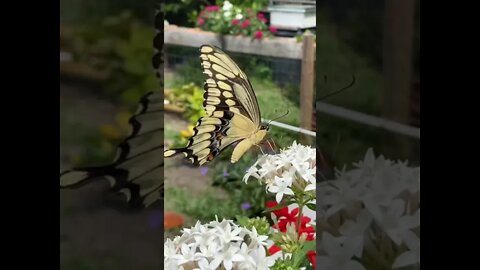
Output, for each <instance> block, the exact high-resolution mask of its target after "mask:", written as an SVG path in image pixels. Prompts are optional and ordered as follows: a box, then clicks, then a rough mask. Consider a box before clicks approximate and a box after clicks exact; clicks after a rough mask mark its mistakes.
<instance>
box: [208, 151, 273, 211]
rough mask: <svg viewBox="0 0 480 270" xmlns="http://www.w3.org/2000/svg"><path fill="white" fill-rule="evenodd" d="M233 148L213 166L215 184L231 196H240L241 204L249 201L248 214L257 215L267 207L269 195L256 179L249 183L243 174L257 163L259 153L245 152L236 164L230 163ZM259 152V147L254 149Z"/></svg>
mask: <svg viewBox="0 0 480 270" xmlns="http://www.w3.org/2000/svg"><path fill="white" fill-rule="evenodd" d="M231 151H232V149H228V151H225V154H223V153H222V155H221V158H219V159H218V161H216V162H215V163H214V164H213V166H212V168H213V173H212V175H213V186H217V187H221V188H222V189H224V190H225V191H226V192H227V193H228V194H229V197H232V198H239V201H238V203H239V205H241V204H243V203H248V204H249V205H250V208H249V209H248V210H246V213H248V216H255V215H258V214H260V213H262V212H263V210H264V209H265V202H266V200H267V198H266V197H267V196H266V194H265V187H264V186H262V185H260V184H259V183H258V182H257V181H255V180H254V179H250V180H249V181H248V182H247V183H245V182H244V181H243V176H244V175H245V172H246V171H247V169H248V168H249V167H250V166H251V165H253V163H255V158H256V156H257V155H254V154H252V152H250V153H248V154H245V155H244V156H243V157H242V158H241V159H240V160H239V161H238V162H237V163H235V165H233V166H232V164H231V163H230V161H229V160H230V156H231V153H230V152H231ZM252 151H253V152H257V154H261V153H258V150H257V149H252Z"/></svg>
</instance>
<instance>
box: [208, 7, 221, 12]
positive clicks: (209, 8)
mask: <svg viewBox="0 0 480 270" xmlns="http://www.w3.org/2000/svg"><path fill="white" fill-rule="evenodd" d="M205 10H206V11H218V10H220V7H219V6H207V7H206V8H205Z"/></svg>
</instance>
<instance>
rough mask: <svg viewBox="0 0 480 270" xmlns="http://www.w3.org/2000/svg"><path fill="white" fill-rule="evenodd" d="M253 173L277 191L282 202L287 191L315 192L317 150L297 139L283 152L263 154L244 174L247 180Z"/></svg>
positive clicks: (290, 192)
mask: <svg viewBox="0 0 480 270" xmlns="http://www.w3.org/2000/svg"><path fill="white" fill-rule="evenodd" d="M251 176H253V177H255V178H257V179H258V180H259V181H260V182H261V183H264V184H266V189H267V191H268V192H271V193H275V194H276V201H277V203H280V201H281V200H282V198H283V196H284V195H293V194H294V190H299V191H303V192H310V193H311V194H312V195H313V197H314V195H315V185H316V178H315V176H316V150H315V148H311V147H309V146H304V145H301V144H297V143H296V142H293V144H292V145H291V146H290V147H288V148H287V149H282V150H281V151H280V154H276V155H263V156H261V157H260V158H259V159H258V160H257V162H255V164H253V166H252V167H250V168H249V169H248V170H247V173H246V174H245V176H244V177H243V180H244V181H245V183H246V182H247V181H248V179H249V178H250V177H251Z"/></svg>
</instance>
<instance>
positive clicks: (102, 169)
mask: <svg viewBox="0 0 480 270" xmlns="http://www.w3.org/2000/svg"><path fill="white" fill-rule="evenodd" d="M155 20H156V22H155V26H156V30H157V33H156V37H155V41H154V47H155V55H154V57H153V60H152V62H153V67H154V69H155V73H156V75H157V77H159V79H160V86H161V87H160V88H161V91H158V92H151V93H148V94H146V95H145V96H143V97H142V99H141V100H140V102H139V105H138V108H137V112H136V113H135V114H134V115H133V116H132V117H131V118H130V120H129V123H130V127H131V132H130V135H129V136H128V137H127V138H126V139H124V141H123V142H122V143H120V145H119V146H118V148H117V156H116V158H115V159H114V161H113V162H112V163H111V164H109V165H106V166H98V167H84V168H74V169H72V170H68V171H65V172H63V173H61V174H60V188H78V187H81V186H83V185H85V184H88V183H90V182H92V181H96V180H99V179H107V180H108V181H109V182H110V186H111V190H112V191H113V192H114V193H123V194H124V195H125V196H126V199H127V202H128V204H130V205H131V206H135V207H147V206H149V205H151V204H153V203H154V202H156V201H158V200H159V199H161V198H163V197H164V186H163V184H164V175H163V156H162V153H163V151H164V144H163V130H164V129H163V115H164V111H163V102H164V94H163V87H162V86H163V81H162V78H161V77H162V76H161V75H162V74H163V73H162V72H161V71H162V70H163V57H162V53H163V40H162V38H163V33H162V32H161V31H163V16H162V12H160V10H159V7H157V12H156V14H155Z"/></svg>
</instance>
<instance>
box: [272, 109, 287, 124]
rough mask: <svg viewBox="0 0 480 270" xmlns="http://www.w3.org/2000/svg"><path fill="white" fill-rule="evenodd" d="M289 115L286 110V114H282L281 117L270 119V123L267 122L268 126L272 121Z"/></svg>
mask: <svg viewBox="0 0 480 270" xmlns="http://www.w3.org/2000/svg"><path fill="white" fill-rule="evenodd" d="M289 113H290V111H289V110H288V109H287V112H286V113H284V114H283V115H281V116H279V117H276V118H273V119H271V120H270V121H268V124H270V123H271V122H272V121H275V120H278V119H280V118H282V117H285V116H287V115H288V114H289Z"/></svg>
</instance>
